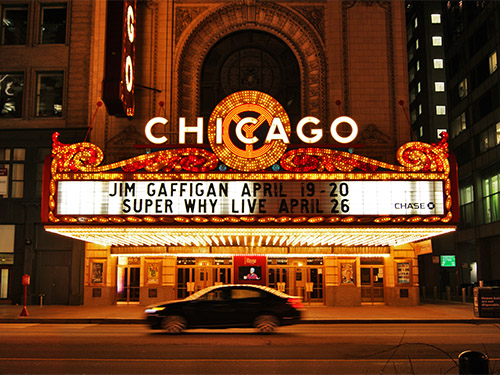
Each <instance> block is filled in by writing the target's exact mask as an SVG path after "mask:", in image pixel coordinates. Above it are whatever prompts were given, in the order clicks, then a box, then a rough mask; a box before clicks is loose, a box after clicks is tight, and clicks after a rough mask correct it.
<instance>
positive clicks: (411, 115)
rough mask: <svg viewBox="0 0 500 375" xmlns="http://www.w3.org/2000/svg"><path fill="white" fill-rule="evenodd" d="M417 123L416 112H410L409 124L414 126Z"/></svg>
mask: <svg viewBox="0 0 500 375" xmlns="http://www.w3.org/2000/svg"><path fill="white" fill-rule="evenodd" d="M416 121H417V111H415V110H412V111H411V112H410V122H411V123H412V124H414V123H415V122H416Z"/></svg>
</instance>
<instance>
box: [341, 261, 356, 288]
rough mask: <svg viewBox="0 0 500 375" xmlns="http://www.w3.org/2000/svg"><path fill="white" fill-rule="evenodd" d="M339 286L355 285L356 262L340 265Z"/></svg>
mask: <svg viewBox="0 0 500 375" xmlns="http://www.w3.org/2000/svg"><path fill="white" fill-rule="evenodd" d="M340 285H356V262H355V261H354V260H351V261H348V262H345V261H344V262H341V263H340Z"/></svg>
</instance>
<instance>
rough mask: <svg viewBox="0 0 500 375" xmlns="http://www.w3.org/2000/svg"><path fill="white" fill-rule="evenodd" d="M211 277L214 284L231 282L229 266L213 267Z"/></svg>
mask: <svg viewBox="0 0 500 375" xmlns="http://www.w3.org/2000/svg"><path fill="white" fill-rule="evenodd" d="M213 278H214V279H213V281H214V285H222V284H231V283H232V278H231V267H230V266H229V267H222V266H218V267H214V269H213Z"/></svg>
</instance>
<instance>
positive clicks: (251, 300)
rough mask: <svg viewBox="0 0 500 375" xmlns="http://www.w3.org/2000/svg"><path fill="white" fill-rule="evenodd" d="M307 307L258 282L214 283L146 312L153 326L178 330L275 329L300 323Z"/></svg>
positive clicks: (174, 331)
mask: <svg viewBox="0 0 500 375" xmlns="http://www.w3.org/2000/svg"><path fill="white" fill-rule="evenodd" d="M303 308H304V306H303V305H302V301H301V299H300V297H292V296H289V295H288V294H285V293H282V292H279V291H277V290H275V289H272V288H269V287H265V286H259V285H236V284H232V285H220V286H213V287H209V288H206V289H203V290H200V291H199V292H196V293H194V294H192V295H190V296H189V297H187V298H185V299H183V300H179V301H170V302H165V303H162V304H159V305H155V306H149V307H148V308H147V309H146V310H145V313H146V315H147V321H148V324H149V325H150V326H151V328H153V329H164V330H166V331H167V332H168V333H179V332H182V331H183V330H184V329H187V328H234V327H255V328H257V329H258V330H259V331H260V332H273V331H274V330H275V329H276V328H277V327H278V326H283V325H290V324H297V323H299V322H300V320H301V315H302V310H303Z"/></svg>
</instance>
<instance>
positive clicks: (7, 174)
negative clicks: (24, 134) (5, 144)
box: [0, 148, 26, 198]
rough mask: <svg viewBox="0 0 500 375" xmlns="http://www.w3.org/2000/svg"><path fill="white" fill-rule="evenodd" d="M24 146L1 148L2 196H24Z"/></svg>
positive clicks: (0, 189)
mask: <svg viewBox="0 0 500 375" xmlns="http://www.w3.org/2000/svg"><path fill="white" fill-rule="evenodd" d="M25 159H26V150H25V149H24V148H13V149H10V148H0V198H22V197H23V192H24V160H25Z"/></svg>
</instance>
